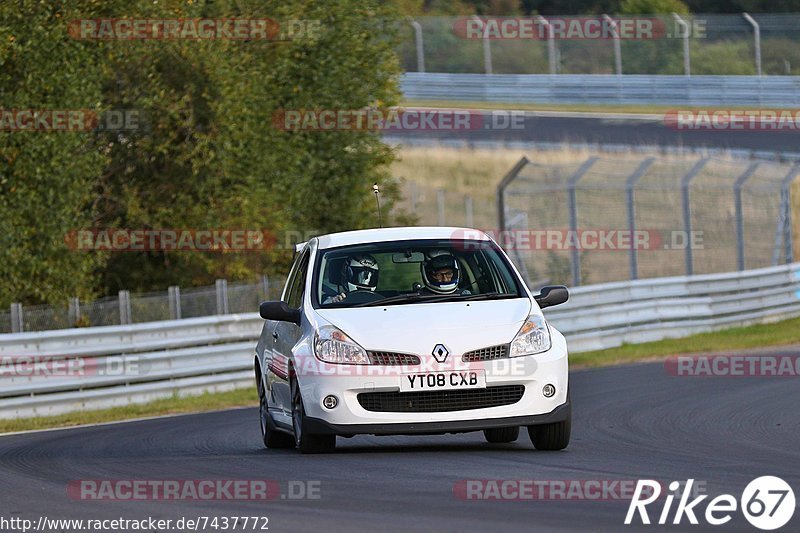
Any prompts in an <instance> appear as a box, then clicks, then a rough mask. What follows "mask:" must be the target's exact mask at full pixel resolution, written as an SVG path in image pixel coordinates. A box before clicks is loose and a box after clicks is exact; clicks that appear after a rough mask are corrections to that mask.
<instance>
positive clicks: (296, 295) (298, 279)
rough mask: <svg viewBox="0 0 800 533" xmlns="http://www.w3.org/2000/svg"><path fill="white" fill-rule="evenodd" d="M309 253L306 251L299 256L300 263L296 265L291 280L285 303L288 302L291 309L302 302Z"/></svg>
mask: <svg viewBox="0 0 800 533" xmlns="http://www.w3.org/2000/svg"><path fill="white" fill-rule="evenodd" d="M309 255H310V254H309V253H308V252H306V253H304V254H303V257H301V258H300V264H299V266H298V267H297V271H296V272H295V275H294V279H293V280H292V286H291V288H290V289H289V294H288V301H287V302H286V303H287V304H289V307H291V308H292V309H297V308H298V307H300V305H301V304H302V303H303V292H304V289H305V286H306V272H308V258H309Z"/></svg>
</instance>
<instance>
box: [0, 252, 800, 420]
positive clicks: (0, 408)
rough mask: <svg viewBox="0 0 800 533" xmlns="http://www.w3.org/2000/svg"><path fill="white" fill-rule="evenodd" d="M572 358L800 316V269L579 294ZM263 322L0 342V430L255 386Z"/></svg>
mask: <svg viewBox="0 0 800 533" xmlns="http://www.w3.org/2000/svg"><path fill="white" fill-rule="evenodd" d="M545 314H546V315H547V317H548V319H549V320H550V321H551V322H552V324H553V325H554V326H555V327H556V328H558V329H559V330H560V331H561V332H563V333H564V334H565V335H566V336H567V341H568V343H569V346H570V350H571V351H572V352H580V351H587V350H594V349H600V348H608V347H613V346H619V345H620V344H622V343H623V342H624V343H638V342H646V341H653V340H658V339H663V338H667V337H682V336H686V335H690V334H693V333H699V332H703V331H711V330H714V329H721V328H724V327H731V326H735V325H744V324H751V323H756V322H765V321H774V320H779V319H782V318H787V317H791V316H798V315H800V263H794V264H792V265H784V266H779V267H770V268H763V269H758V270H749V271H743V272H734V273H725V274H709V275H699V276H684V277H674V278H656V279H644V280H637V281H626V282H618V283H606V284H601V285H588V286H585V287H577V288H575V289H572V290H571V291H570V301H569V302H567V303H566V304H563V305H561V306H558V307H554V308H551V309H547V310H546V311H545ZM262 324H263V321H262V320H261V318H259V316H258V315H257V314H246V315H221V316H213V317H203V318H192V319H187V320H172V321H164V322H149V323H144V324H135V325H127V326H105V327H95V328H82V329H70V330H54V331H43V332H31V333H17V334H6V335H0V362H2V364H0V418H5V419H9V418H21V417H30V416H46V415H53V414H59V413H65V412H69V411H77V410H82V409H99V408H104V407H113V406H121V405H128V404H131V403H142V402H146V401H150V400H154V399H158V398H165V397H170V396H173V395H180V396H188V395H193V394H199V393H202V392H206V391H208V392H217V391H223V390H230V389H234V388H239V387H251V386H253V368H252V365H253V363H252V360H253V353H254V348H255V343H256V341H257V339H258V335H259V333H260V331H261V326H262Z"/></svg>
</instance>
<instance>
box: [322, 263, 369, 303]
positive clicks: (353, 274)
mask: <svg viewBox="0 0 800 533" xmlns="http://www.w3.org/2000/svg"><path fill="white" fill-rule="evenodd" d="M341 280H342V283H343V284H342V285H340V287H339V288H340V289H344V290H343V291H342V292H341V293H339V294H337V295H336V296H331V297H328V298H326V299H325V300H324V301H323V302H322V303H323V304H330V303H338V302H341V301H344V300H345V299H346V298H347V295H348V294H350V293H352V292H356V291H369V292H375V289H376V288H377V287H378V262H377V261H375V258H374V257H372V256H371V255H369V254H361V255H354V256H350V257H348V258H347V259H346V260H345V262H344V264H343V265H342V275H341Z"/></svg>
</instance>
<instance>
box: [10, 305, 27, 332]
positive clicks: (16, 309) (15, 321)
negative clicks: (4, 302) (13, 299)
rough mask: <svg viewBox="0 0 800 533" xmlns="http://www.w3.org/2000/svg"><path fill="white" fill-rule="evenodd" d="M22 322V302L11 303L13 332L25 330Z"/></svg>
mask: <svg viewBox="0 0 800 533" xmlns="http://www.w3.org/2000/svg"><path fill="white" fill-rule="evenodd" d="M24 329H25V328H24V326H23V322H22V304H20V303H13V304H11V333H22V332H23V330H24Z"/></svg>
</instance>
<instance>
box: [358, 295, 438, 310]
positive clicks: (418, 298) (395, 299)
mask: <svg viewBox="0 0 800 533" xmlns="http://www.w3.org/2000/svg"><path fill="white" fill-rule="evenodd" d="M452 297H453V295H452V294H420V293H418V292H412V293H410V294H398V295H397V296H390V297H388V298H384V299H383V300H377V301H374V302H364V303H360V304H355V305H351V306H350V307H378V306H381V305H384V304H394V303H412V302H430V301H436V300H445V299H448V298H452Z"/></svg>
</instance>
